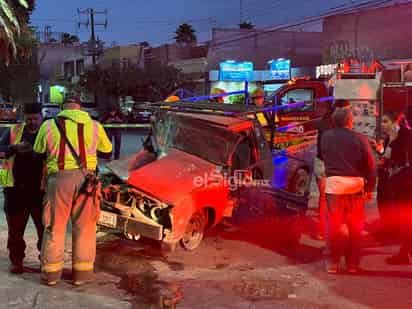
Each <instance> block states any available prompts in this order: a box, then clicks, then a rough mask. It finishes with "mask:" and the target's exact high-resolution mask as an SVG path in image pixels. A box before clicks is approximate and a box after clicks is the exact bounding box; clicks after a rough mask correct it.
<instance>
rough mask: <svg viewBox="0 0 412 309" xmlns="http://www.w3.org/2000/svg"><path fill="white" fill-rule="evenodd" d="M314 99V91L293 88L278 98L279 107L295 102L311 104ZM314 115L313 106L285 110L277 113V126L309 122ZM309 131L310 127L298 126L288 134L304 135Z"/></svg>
mask: <svg viewBox="0 0 412 309" xmlns="http://www.w3.org/2000/svg"><path fill="white" fill-rule="evenodd" d="M314 99H315V91H314V89H312V88H295V89H290V90H288V91H287V92H285V93H284V94H283V95H282V96H281V97H279V104H280V105H283V106H284V105H288V104H292V103H295V102H302V101H305V102H306V101H307V102H311V101H313V100H314ZM314 114H315V108H314V105H310V104H308V105H305V106H302V107H299V108H296V107H294V108H286V109H282V110H281V111H280V112H279V126H281V127H282V126H286V125H291V124H294V123H299V122H304V121H309V120H310V119H312V118H313V116H314ZM307 130H310V127H309V126H307V125H306V124H302V125H298V126H296V127H294V128H292V129H290V132H294V133H304V132H305V131H307Z"/></svg>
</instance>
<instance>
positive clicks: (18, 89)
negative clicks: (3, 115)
mask: <svg viewBox="0 0 412 309" xmlns="http://www.w3.org/2000/svg"><path fill="white" fill-rule="evenodd" d="M7 2H8V3H7ZM0 3H1V9H2V10H3V11H2V13H1V14H0V18H3V20H4V15H5V16H7V18H9V15H10V14H13V16H14V17H15V18H16V21H17V22H18V23H19V27H18V29H16V28H15V25H14V23H13V22H9V23H5V24H3V28H2V29H1V30H0V46H1V48H0V57H2V58H3V59H4V60H5V61H2V62H0V76H1V79H0V93H1V94H2V96H3V97H4V98H6V99H7V100H9V101H11V102H13V103H23V102H28V101H32V102H35V100H36V94H37V85H38V81H39V77H40V70H39V66H38V64H37V59H36V58H37V56H36V52H35V51H36V47H37V45H38V42H37V39H36V37H35V33H34V32H33V30H32V29H30V28H29V27H28V22H29V19H30V13H31V12H32V10H33V8H34V1H33V0H31V1H23V0H21V1H20V0H19V1H2V0H0ZM5 4H8V6H7V5H5ZM10 18H12V17H10ZM7 27H11V28H10V30H11V31H14V32H13V36H12V38H9V37H7V36H4V35H1V32H2V31H3V32H4V33H5V32H7V31H8V30H7ZM13 56H14V57H13Z"/></svg>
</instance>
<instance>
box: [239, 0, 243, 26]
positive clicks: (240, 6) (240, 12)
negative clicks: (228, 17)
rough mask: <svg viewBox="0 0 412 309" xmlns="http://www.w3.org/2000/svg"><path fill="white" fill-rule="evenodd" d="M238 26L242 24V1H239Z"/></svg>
mask: <svg viewBox="0 0 412 309" xmlns="http://www.w3.org/2000/svg"><path fill="white" fill-rule="evenodd" d="M239 1H240V3H239V9H240V11H239V25H240V24H241V23H242V22H243V0H239Z"/></svg>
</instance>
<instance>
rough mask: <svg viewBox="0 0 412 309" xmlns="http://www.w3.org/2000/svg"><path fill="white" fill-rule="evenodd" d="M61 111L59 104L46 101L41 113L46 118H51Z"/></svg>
mask: <svg viewBox="0 0 412 309" xmlns="http://www.w3.org/2000/svg"><path fill="white" fill-rule="evenodd" d="M60 112H61V108H60V105H59V104H53V103H45V104H43V106H42V109H41V113H42V115H43V118H44V119H51V118H54V117H56V116H57V115H58V114H59V113H60Z"/></svg>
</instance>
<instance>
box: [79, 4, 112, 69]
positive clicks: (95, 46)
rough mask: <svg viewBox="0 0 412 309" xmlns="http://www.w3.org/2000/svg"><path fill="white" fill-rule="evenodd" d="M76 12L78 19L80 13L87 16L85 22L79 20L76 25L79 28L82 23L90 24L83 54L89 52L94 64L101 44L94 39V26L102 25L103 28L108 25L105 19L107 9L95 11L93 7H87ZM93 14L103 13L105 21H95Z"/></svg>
mask: <svg viewBox="0 0 412 309" xmlns="http://www.w3.org/2000/svg"><path fill="white" fill-rule="evenodd" d="M77 13H78V14H79V20H80V15H82V14H86V15H87V16H88V17H87V22H81V21H79V23H78V26H79V29H80V27H81V26H82V25H84V26H86V27H87V28H88V27H89V25H90V41H89V44H87V50H85V55H86V54H90V55H91V56H92V58H93V65H95V64H96V56H98V55H99V54H101V52H102V48H103V46H100V44H99V42H97V41H96V37H95V27H96V26H104V28H105V29H106V28H107V25H108V19H107V10H104V11H95V10H94V9H90V8H89V9H87V10H80V9H77ZM95 15H105V16H106V19H105V21H104V22H103V23H102V22H96V21H95Z"/></svg>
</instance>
